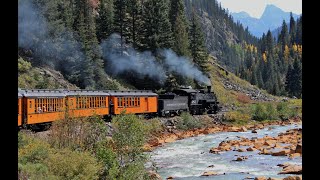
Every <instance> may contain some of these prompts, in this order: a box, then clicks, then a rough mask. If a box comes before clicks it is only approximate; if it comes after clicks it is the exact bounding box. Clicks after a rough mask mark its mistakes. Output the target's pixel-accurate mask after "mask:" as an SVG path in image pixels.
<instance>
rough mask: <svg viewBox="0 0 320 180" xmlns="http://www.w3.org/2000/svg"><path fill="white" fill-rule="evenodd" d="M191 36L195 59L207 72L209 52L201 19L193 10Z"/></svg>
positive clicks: (192, 51) (191, 46) (192, 52)
mask: <svg viewBox="0 0 320 180" xmlns="http://www.w3.org/2000/svg"><path fill="white" fill-rule="evenodd" d="M189 38H190V50H191V55H192V58H193V61H194V62H195V63H196V64H197V65H198V66H199V67H200V69H201V70H202V71H204V72H207V71H208V67H207V65H206V62H207V60H208V53H207V49H206V46H205V41H204V36H203V34H202V30H201V27H200V24H199V20H198V19H197V17H196V14H195V12H193V14H192V17H191V27H190V32H189Z"/></svg>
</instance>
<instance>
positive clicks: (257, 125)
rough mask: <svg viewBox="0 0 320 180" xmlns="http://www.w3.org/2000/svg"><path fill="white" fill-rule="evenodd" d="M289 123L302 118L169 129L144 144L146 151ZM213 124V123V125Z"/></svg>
mask: <svg viewBox="0 0 320 180" xmlns="http://www.w3.org/2000/svg"><path fill="white" fill-rule="evenodd" d="M289 124H302V120H301V119H300V118H294V119H289V120H286V121H281V120H274V121H261V122H259V121H252V122H251V123H249V124H247V125H243V126H239V125H232V124H215V125H213V127H205V128H198V129H191V130H186V131H183V130H177V129H167V130H166V131H164V132H161V133H159V134H157V135H156V136H153V137H150V138H149V139H148V141H147V143H146V144H145V145H144V147H143V149H144V151H148V152H150V151H152V150H154V149H155V148H157V147H159V146H162V145H164V144H165V143H171V142H174V141H176V140H180V139H185V138H189V137H195V136H199V135H207V134H213V133H217V132H245V131H248V130H252V131H253V132H254V131H256V130H259V129H263V128H265V127H267V126H271V125H280V126H285V125H289ZM211 126H212V125H211Z"/></svg>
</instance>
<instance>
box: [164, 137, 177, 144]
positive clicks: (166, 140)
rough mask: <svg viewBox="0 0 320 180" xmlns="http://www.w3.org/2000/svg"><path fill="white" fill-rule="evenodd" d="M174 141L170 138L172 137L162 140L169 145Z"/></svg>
mask: <svg viewBox="0 0 320 180" xmlns="http://www.w3.org/2000/svg"><path fill="white" fill-rule="evenodd" d="M174 141H176V139H175V138H172V137H170V138H166V139H165V140H164V142H165V143H170V142H174Z"/></svg>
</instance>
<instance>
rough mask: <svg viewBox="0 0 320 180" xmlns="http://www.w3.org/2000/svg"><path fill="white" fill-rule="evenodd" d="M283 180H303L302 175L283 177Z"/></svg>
mask: <svg viewBox="0 0 320 180" xmlns="http://www.w3.org/2000/svg"><path fill="white" fill-rule="evenodd" d="M283 180H302V176H288V177H285V178H283Z"/></svg>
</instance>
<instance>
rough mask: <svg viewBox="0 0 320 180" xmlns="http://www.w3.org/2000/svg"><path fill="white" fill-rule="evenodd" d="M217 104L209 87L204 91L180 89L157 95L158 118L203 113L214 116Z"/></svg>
mask: <svg viewBox="0 0 320 180" xmlns="http://www.w3.org/2000/svg"><path fill="white" fill-rule="evenodd" d="M218 105H219V102H218V100H217V97H216V95H215V93H214V92H211V86H207V90H205V89H200V90H196V89H191V88H180V89H175V90H173V91H172V92H170V93H166V94H162V95H159V97H158V114H159V116H171V115H179V114H181V112H184V111H185V112H187V111H188V112H190V114H192V115H200V114H204V113H208V114H216V113H217V112H218V111H219V106H218Z"/></svg>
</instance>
